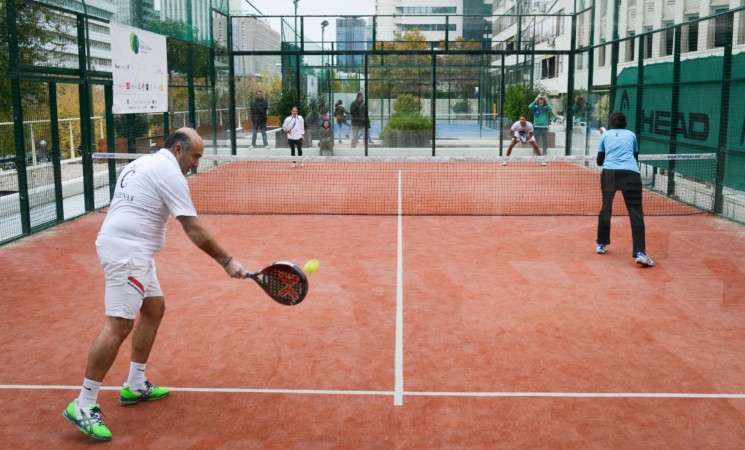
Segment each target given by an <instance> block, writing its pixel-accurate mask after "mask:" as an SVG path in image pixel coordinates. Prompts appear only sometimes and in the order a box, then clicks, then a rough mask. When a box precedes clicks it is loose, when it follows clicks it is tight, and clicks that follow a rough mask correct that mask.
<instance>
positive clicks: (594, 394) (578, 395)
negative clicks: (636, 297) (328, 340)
mask: <svg viewBox="0 0 745 450" xmlns="http://www.w3.org/2000/svg"><path fill="white" fill-rule="evenodd" d="M0 389H6V390H12V389H18V390H68V391H79V390H80V386H64V385H32V384H0ZM120 389H121V386H101V390H103V391H118V390H120ZM168 389H169V390H171V391H172V392H205V393H216V394H220V393H231V394H235V393H237V394H296V395H372V396H375V395H377V396H386V397H388V396H390V395H393V394H400V395H401V396H402V397H403V396H407V395H408V396H412V397H538V398H662V399H665V398H708V399H745V394H726V393H722V394H705V393H693V392H434V391H429V392H426V391H411V392H400V393H394V392H391V391H344V390H333V389H328V390H323V389H322V390H314V389H247V388H189V387H183V388H178V387H173V388H172V387H169V388H168Z"/></svg>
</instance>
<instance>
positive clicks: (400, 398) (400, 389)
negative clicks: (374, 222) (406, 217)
mask: <svg viewBox="0 0 745 450" xmlns="http://www.w3.org/2000/svg"><path fill="white" fill-rule="evenodd" d="M401 208H402V206H401V171H400V170H399V171H398V245H397V250H396V253H397V256H396V362H395V364H396V368H395V374H396V375H395V382H394V388H393V389H394V394H393V404H394V405H396V406H401V405H403V404H404V334H403V330H404V312H403V305H404V291H403V281H404V280H403V278H404V260H403V258H404V255H403V233H402V228H403V226H402V225H403V223H402V220H401V217H402V214H401V212H402V211H401Z"/></svg>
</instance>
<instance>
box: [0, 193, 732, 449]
mask: <svg viewBox="0 0 745 450" xmlns="http://www.w3.org/2000/svg"><path fill="white" fill-rule="evenodd" d="M598 207H599V206H598ZM103 218H104V214H100V213H92V214H88V215H86V216H84V217H81V218H78V219H76V220H74V221H71V222H68V223H66V224H63V225H61V226H58V227H55V228H53V229H50V230H47V231H44V232H41V233H39V234H37V235H34V236H32V237H29V238H25V239H22V240H19V241H17V242H15V243H12V244H10V245H6V246H4V247H0V263H1V264H2V268H3V269H2V270H3V274H2V279H3V294H2V297H3V301H2V302H1V303H0V308H1V310H0V312H1V314H0V329H2V332H1V333H0V352H1V353H2V355H3V364H2V366H1V368H0V385H2V386H1V387H2V391H1V392H2V398H3V409H4V413H3V414H1V415H0V447H2V448H14V449H15V448H29V449H38V448H55V449H56V448H91V447H90V444H91V443H92V441H91V440H88V439H87V437H86V436H85V435H83V434H82V433H81V432H80V431H79V430H77V429H76V428H75V427H74V426H73V425H72V424H70V423H68V422H67V421H66V420H65V419H64V418H63V417H62V411H63V409H64V408H65V407H66V406H67V404H68V403H69V402H70V401H71V400H72V399H74V398H75V397H76V396H77V395H78V391H79V389H80V387H79V386H80V384H81V382H82V378H83V374H84V369H85V363H86V359H87V352H88V349H89V347H90V344H91V342H92V340H93V338H94V337H95V335H96V334H97V333H98V331H99V329H100V326H101V324H102V322H103V300H102V294H103V287H104V286H103V281H104V280H103V275H102V270H101V268H100V266H99V264H98V260H97V257H96V253H95V247H94V241H95V236H96V233H97V231H98V229H99V227H100V225H101V222H102V221H103ZM202 220H203V222H204V223H205V224H206V225H207V227H208V228H209V229H210V230H211V231H212V232H213V233H214V234H215V235H216V236H217V237H218V239H219V241H220V242H221V243H222V244H223V245H224V246H225V247H226V248H228V249H229V251H230V252H231V253H232V254H233V255H234V256H235V257H237V258H239V259H240V260H241V261H242V262H243V264H244V266H246V268H247V269H250V270H257V269H259V268H260V267H263V266H264V265H266V264H268V263H271V262H273V261H275V260H289V261H294V262H296V263H299V264H300V265H302V264H303V263H304V262H305V261H306V260H308V259H311V258H317V259H318V260H319V261H320V263H321V267H320V270H319V271H318V272H317V273H316V274H313V275H311V276H310V277H309V278H310V293H309V295H308V297H307V298H306V299H305V301H304V302H303V303H302V304H300V305H298V306H295V307H286V306H281V305H278V304H275V303H274V302H273V301H271V300H270V299H269V298H268V297H267V296H266V295H265V294H264V293H263V291H261V290H260V288H259V287H258V286H257V285H256V284H255V283H253V282H252V281H250V280H244V281H239V280H232V279H229V278H228V277H227V276H226V275H225V274H224V272H223V271H222V270H221V269H220V267H219V265H217V264H216V263H214V262H213V261H211V260H210V259H209V258H208V257H207V256H206V255H205V254H203V253H202V252H201V251H200V250H198V249H197V248H195V247H194V246H193V245H192V244H191V243H190V242H189V241H188V240H187V238H186V236H185V235H184V233H183V232H182V231H181V229H180V227H179V226H178V223H177V222H176V221H174V220H171V222H170V224H169V230H168V240H167V243H166V246H165V248H164V250H163V251H162V252H161V253H160V254H159V256H158V257H157V264H158V274H159V278H160V280H161V284H162V286H163V289H164V291H165V293H166V302H167V306H168V307H167V313H166V316H165V319H164V321H163V323H162V325H161V329H160V333H159V335H158V338H157V341H156V343H155V348H154V350H153V353H152V355H151V358H150V361H149V362H148V369H147V372H148V373H147V375H148V378H149V379H150V380H151V381H153V382H154V383H156V384H160V385H164V386H168V387H171V388H172V393H171V396H170V397H168V398H166V399H164V400H161V401H157V402H151V403H145V404H139V405H135V406H129V407H124V406H120V405H119V404H118V402H117V396H118V389H119V387H120V386H121V383H123V382H124V381H125V379H126V376H127V371H128V367H129V340H128V341H127V342H126V343H125V345H124V346H123V347H122V350H121V351H120V353H119V357H118V358H117V361H116V362H115V364H114V366H113V368H112V370H111V371H110V372H109V375H108V376H107V378H106V379H105V380H104V386H105V390H103V391H102V392H101V394H100V396H99V401H100V404H101V408H102V410H103V412H104V414H105V416H104V417H103V418H104V421H105V423H106V424H107V426H108V427H109V428H110V429H111V431H112V433H113V435H114V437H113V439H112V441H111V442H109V443H106V444H102V445H105V446H106V447H107V448H112V449H113V448H126V449H130V450H131V449H139V448H153V449H203V448H225V449H233V448H239V449H242V448H260V449H358V448H361V449H367V448H370V449H389V448H392V449H419V448H435V449H437V448H490V449H492V448H496V449H502V448H506V449H689V448H691V449H741V448H744V447H745V228H744V227H742V226H740V225H736V224H732V223H729V222H726V221H723V220H721V219H719V218H716V217H712V216H709V215H696V216H686V217H647V220H646V222H647V242H648V244H647V250H648V252H649V254H650V255H651V256H652V258H653V259H654V260H655V262H656V266H655V267H654V268H651V269H642V268H640V267H639V266H637V265H636V264H635V263H634V261H633V259H632V258H631V255H630V253H631V250H630V245H631V237H630V230H629V225H628V218H627V217H625V216H622V217H615V218H614V222H613V231H612V238H613V245H611V246H609V252H608V253H607V254H606V255H596V254H595V252H594V250H595V244H594V240H595V231H596V220H597V219H596V218H595V217H593V216H588V217H442V216H422V217H417V216H405V217H403V218H402V219H401V224H402V229H401V240H400V242H401V246H400V247H399V239H398V234H399V228H398V223H399V219H398V217H396V216H379V217H372V216H334V215H330V216H329V215H326V216H312V215H306V216H303V215H296V216H293V215H289V216H281V215H259V216H237V215H232V216H227V215H226V216H218V215H215V216H209V215H206V216H202ZM399 255H401V258H402V259H401V262H402V265H401V269H402V270H401V274H402V276H401V278H400V280H399V278H398V277H397V267H398V258H399ZM397 312H400V313H401V316H400V321H397ZM397 349H398V350H399V351H400V353H398V354H397ZM397 355H398V358H397ZM397 403H399V404H397Z"/></svg>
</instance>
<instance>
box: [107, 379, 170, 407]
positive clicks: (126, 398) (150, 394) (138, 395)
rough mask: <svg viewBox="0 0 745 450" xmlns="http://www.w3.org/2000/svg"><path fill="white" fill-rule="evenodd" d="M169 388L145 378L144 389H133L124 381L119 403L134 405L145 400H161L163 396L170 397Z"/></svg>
mask: <svg viewBox="0 0 745 450" xmlns="http://www.w3.org/2000/svg"><path fill="white" fill-rule="evenodd" d="M168 394H169V392H168V389H167V388H164V387H160V386H153V385H152V384H150V382H149V381H147V380H145V388H144V389H131V388H130V387H129V386H127V383H124V388H122V390H121V392H120V393H119V403H121V404H122V405H134V404H135V403H140V402H144V401H152V400H160V399H161V398H165V397H168Z"/></svg>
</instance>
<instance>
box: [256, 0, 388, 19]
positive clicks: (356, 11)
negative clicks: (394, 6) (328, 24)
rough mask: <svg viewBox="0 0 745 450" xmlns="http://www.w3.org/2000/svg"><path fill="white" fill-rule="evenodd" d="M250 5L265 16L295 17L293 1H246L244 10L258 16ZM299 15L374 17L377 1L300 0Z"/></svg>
mask: <svg viewBox="0 0 745 450" xmlns="http://www.w3.org/2000/svg"><path fill="white" fill-rule="evenodd" d="M249 3H250V4H252V5H253V6H255V7H256V8H257V9H258V10H259V11H261V13H262V14H264V15H265V16H294V15H295V3H293V1H292V0H244V2H243V5H244V10H245V11H246V12H248V13H253V14H256V12H255V10H254V9H253V8H251V6H250V5H249ZM297 14H298V16H315V15H329V16H345V15H358V16H372V15H373V14H375V0H300V1H299V2H298V6H297Z"/></svg>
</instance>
